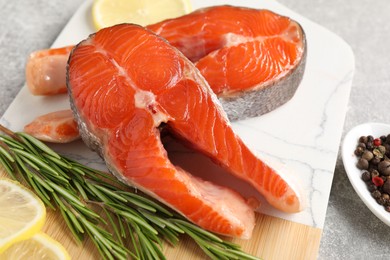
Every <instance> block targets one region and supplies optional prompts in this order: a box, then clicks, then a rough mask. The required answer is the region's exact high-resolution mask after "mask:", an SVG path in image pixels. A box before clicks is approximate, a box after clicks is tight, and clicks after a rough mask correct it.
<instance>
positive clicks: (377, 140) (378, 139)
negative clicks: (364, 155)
mask: <svg viewBox="0 0 390 260" xmlns="http://www.w3.org/2000/svg"><path fill="white" fill-rule="evenodd" d="M381 144H382V141H381V139H380V138H375V139H374V145H375V146H380V145H381Z"/></svg>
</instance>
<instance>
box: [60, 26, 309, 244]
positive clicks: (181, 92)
mask: <svg viewBox="0 0 390 260" xmlns="http://www.w3.org/2000/svg"><path fill="white" fill-rule="evenodd" d="M67 87H68V93H69V96H70V103H71V107H72V109H73V111H74V113H75V118H76V121H77V122H78V125H79V130H80V133H81V136H82V138H83V140H84V142H85V143H86V144H87V145H88V146H89V147H90V148H91V149H93V150H96V151H97V152H98V153H99V154H100V155H101V156H102V158H103V159H104V160H105V163H106V165H107V167H108V168H109V170H110V171H111V172H112V173H113V174H114V175H115V176H117V177H118V178H119V179H121V180H122V181H123V182H125V183H127V184H130V185H133V186H135V187H137V188H138V189H140V190H142V191H143V192H145V193H147V194H149V195H151V196H153V197H154V198H156V199H158V200H160V201H161V202H163V203H165V204H167V205H168V206H170V207H172V208H173V209H175V210H177V211H178V212H180V213H181V214H182V215H184V216H185V217H186V218H188V219H189V220H191V221H192V222H194V223H196V224H198V225H199V226H201V227H202V228H205V229H207V230H210V231H213V232H216V233H219V234H224V235H228V236H234V237H241V238H249V237H250V235H251V233H252V230H253V227H254V212H253V209H252V208H251V207H250V206H249V205H247V203H246V201H245V200H244V199H243V198H242V197H241V196H240V195H238V194H237V193H236V192H234V191H232V190H231V189H228V188H225V187H221V186H217V185H215V184H213V183H211V182H207V181H204V180H201V179H199V178H198V177H194V176H192V175H191V174H190V173H188V172H186V171H184V170H183V169H181V168H180V167H178V166H175V165H173V164H172V163H171V161H170V160H169V158H168V155H167V152H166V150H165V149H164V147H163V145H162V142H161V137H160V126H162V125H164V126H166V129H168V130H169V131H170V132H171V133H172V134H173V135H174V136H176V137H177V138H179V139H181V140H183V141H184V142H185V143H186V144H187V145H189V146H191V147H193V148H195V149H197V150H198V151H200V152H202V153H204V154H206V155H208V156H209V157H210V158H211V159H212V160H213V161H215V162H216V163H217V164H219V165H221V166H222V167H224V168H226V169H228V170H229V171H230V172H231V173H232V174H234V175H236V176H238V177H239V178H242V179H243V180H245V181H247V182H249V183H251V184H252V185H253V186H254V187H255V188H257V190H259V191H260V192H261V193H262V194H263V195H264V196H265V197H266V198H267V199H268V201H269V202H270V203H271V204H272V205H274V206H276V207H277V208H279V209H282V210H285V211H288V212H296V211H298V210H299V209H300V208H301V202H300V197H299V195H298V194H297V193H296V191H295V190H294V189H292V188H291V186H290V185H289V184H288V183H287V182H286V181H285V180H284V179H283V178H282V177H281V176H280V175H279V174H278V173H277V172H276V171H274V170H273V169H272V168H270V167H269V166H268V165H266V164H265V163H264V162H263V161H262V160H260V159H259V158H257V157H256V156H255V155H254V154H253V153H252V152H251V151H250V150H249V149H248V148H247V147H246V146H245V144H244V143H243V141H242V140H241V139H240V138H239V137H238V136H237V135H236V134H235V133H234V132H233V130H232V128H231V125H230V123H229V121H228V119H227V116H226V114H225V113H224V111H223V110H222V107H221V105H220V103H219V102H218V99H217V97H216V95H215V94H214V93H213V92H212V90H211V88H210V87H209V85H208V84H207V82H206V81H205V79H204V78H203V77H202V75H201V74H200V73H199V71H198V70H197V69H196V67H195V66H194V65H193V63H191V62H190V61H189V60H188V59H187V58H186V57H185V56H184V55H183V54H182V53H181V52H179V51H178V50H177V49H176V48H174V47H172V46H171V45H170V44H169V43H168V42H167V41H166V40H165V39H163V38H161V37H159V36H157V35H155V34H154V33H152V32H151V31H149V30H146V29H145V28H143V27H140V26H137V25H132V24H121V25H116V26H113V27H109V28H105V29H102V30H100V31H99V32H97V33H96V34H93V35H91V36H90V37H89V38H88V39H86V40H84V41H82V42H81V43H79V44H78V45H77V46H76V47H75V48H74V49H73V51H72V53H71V55H70V58H69V61H68V71H67ZM210 174H213V173H212V172H210Z"/></svg>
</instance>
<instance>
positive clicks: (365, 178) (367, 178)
mask: <svg viewBox="0 0 390 260" xmlns="http://www.w3.org/2000/svg"><path fill="white" fill-rule="evenodd" d="M362 180H363V181H365V182H368V181H370V180H371V173H369V172H368V171H365V172H363V173H362Z"/></svg>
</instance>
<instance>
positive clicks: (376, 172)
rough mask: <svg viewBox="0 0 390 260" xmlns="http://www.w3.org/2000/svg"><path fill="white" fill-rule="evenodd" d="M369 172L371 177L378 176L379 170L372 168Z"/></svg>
mask: <svg viewBox="0 0 390 260" xmlns="http://www.w3.org/2000/svg"><path fill="white" fill-rule="evenodd" d="M370 173H371V179H373V178H375V177H378V176H379V172H378V171H377V170H372V171H371V172H370Z"/></svg>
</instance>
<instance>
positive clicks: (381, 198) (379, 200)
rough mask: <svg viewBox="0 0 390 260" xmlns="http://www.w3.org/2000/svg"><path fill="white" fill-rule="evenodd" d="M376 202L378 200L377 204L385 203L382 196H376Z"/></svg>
mask: <svg viewBox="0 0 390 260" xmlns="http://www.w3.org/2000/svg"><path fill="white" fill-rule="evenodd" d="M376 202H378V204H379V205H385V203H386V201H385V199H384V198H383V197H382V196H381V197H379V198H377V199H376Z"/></svg>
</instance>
